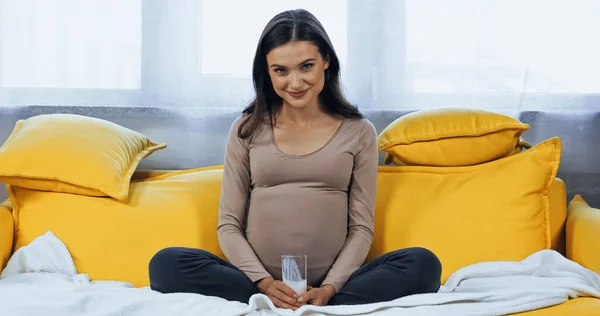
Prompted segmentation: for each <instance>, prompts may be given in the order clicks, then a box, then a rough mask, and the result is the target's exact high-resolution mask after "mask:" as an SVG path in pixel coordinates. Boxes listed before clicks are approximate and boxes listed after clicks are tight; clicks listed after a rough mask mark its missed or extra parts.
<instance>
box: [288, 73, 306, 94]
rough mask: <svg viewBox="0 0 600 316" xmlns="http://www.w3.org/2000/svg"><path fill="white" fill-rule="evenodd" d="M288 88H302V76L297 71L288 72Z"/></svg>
mask: <svg viewBox="0 0 600 316" xmlns="http://www.w3.org/2000/svg"><path fill="white" fill-rule="evenodd" d="M289 78H290V88H292V89H295V90H300V89H302V81H303V80H302V76H301V75H300V74H298V73H295V72H292V73H291V74H290V77H289Z"/></svg>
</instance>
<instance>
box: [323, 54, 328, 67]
mask: <svg viewBox="0 0 600 316" xmlns="http://www.w3.org/2000/svg"><path fill="white" fill-rule="evenodd" d="M327 68H329V56H325V58H323V70H327Z"/></svg>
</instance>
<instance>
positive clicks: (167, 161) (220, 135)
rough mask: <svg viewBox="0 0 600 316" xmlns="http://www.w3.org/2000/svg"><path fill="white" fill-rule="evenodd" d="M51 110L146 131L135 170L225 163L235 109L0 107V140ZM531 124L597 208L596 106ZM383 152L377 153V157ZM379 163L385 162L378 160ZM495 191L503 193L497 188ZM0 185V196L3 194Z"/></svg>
mask: <svg viewBox="0 0 600 316" xmlns="http://www.w3.org/2000/svg"><path fill="white" fill-rule="evenodd" d="M49 113H72V114H81V115H87V116H91V117H97V118H101V119H105V120H109V121H112V122H115V123H117V124H120V125H123V126H125V127H127V128H130V129H132V130H135V131H138V132H140V133H143V134H145V135H148V136H149V137H150V138H151V139H153V140H155V141H158V142H165V143H167V146H168V147H167V148H166V149H164V150H160V151H158V152H155V153H154V154H152V155H151V156H149V157H148V158H146V159H145V160H143V161H142V162H141V164H140V166H139V167H138V169H189V168H197V167H202V166H210V165H218V164H222V163H223V153H224V148H225V140H226V135H227V132H228V131H229V128H230V126H231V123H232V122H233V120H234V119H235V118H236V117H238V116H239V115H240V111H239V110H231V111H212V110H207V109H205V108H152V107H93V106H82V107H70V106H19V107H0V140H1V141H2V142H4V140H5V139H6V138H7V137H8V135H9V134H10V132H11V131H12V129H13V127H14V124H15V122H16V121H17V120H19V119H25V118H28V117H31V116H35V115H40V114H49ZM406 113H408V112H406V111H388V110H381V111H376V110H373V111H366V112H364V114H365V115H366V116H367V118H368V119H369V120H370V121H371V122H373V124H375V126H376V128H377V130H378V132H381V131H382V130H383V129H384V128H385V127H386V126H387V125H388V124H390V123H391V122H392V121H394V120H395V119H397V118H398V117H400V116H402V115H404V114H406ZM518 118H519V119H520V120H521V121H522V122H524V123H527V124H530V125H531V129H530V130H529V131H527V132H525V134H524V135H523V137H524V138H525V139H526V140H527V141H528V142H530V143H532V144H536V143H538V142H540V141H542V140H545V139H547V138H550V137H553V136H559V137H560V138H561V139H562V141H563V154H562V160H561V165H560V169H559V172H558V176H559V177H560V178H561V179H563V180H564V181H565V183H566V185H567V191H568V197H567V198H568V199H569V200H570V199H571V198H572V197H573V196H574V195H575V194H581V195H582V196H583V197H584V198H585V199H586V200H587V201H588V202H589V203H590V204H591V205H592V206H595V207H600V159H599V158H600V144H599V143H598V141H599V140H600V110H599V111H589V112H582V111H573V112H569V111H561V112H537V111H536V112H533V111H531V112H521V113H520V114H519V117H518ZM382 157H383V154H382V155H381V158H382ZM382 163H383V162H382ZM498 194H501V192H499V193H498ZM6 196H7V194H6V190H5V188H4V187H2V188H0V199H1V200H4V199H5V198H6Z"/></svg>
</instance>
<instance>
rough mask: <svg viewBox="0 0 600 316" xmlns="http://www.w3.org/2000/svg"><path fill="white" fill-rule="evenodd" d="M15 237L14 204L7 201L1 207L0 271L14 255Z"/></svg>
mask: <svg viewBox="0 0 600 316" xmlns="http://www.w3.org/2000/svg"><path fill="white" fill-rule="evenodd" d="M13 236H14V224H13V218H12V204H11V203H10V201H8V200H6V201H4V203H2V204H1V205H0V270H3V269H4V267H6V263H7V262H8V259H9V258H10V256H11V255H12V249H13Z"/></svg>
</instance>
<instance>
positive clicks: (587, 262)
mask: <svg viewBox="0 0 600 316" xmlns="http://www.w3.org/2000/svg"><path fill="white" fill-rule="evenodd" d="M565 233H566V248H567V258H568V259H570V260H573V261H575V262H577V263H579V264H580V265H582V266H584V267H586V268H588V269H591V270H594V271H596V272H598V273H600V210H599V209H596V208H592V207H590V206H589V205H588V204H587V203H586V202H585V200H584V199H583V198H582V197H581V196H580V195H576V196H575V197H574V198H573V200H571V202H570V203H569V208H568V215H567V224H566V228H565Z"/></svg>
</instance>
